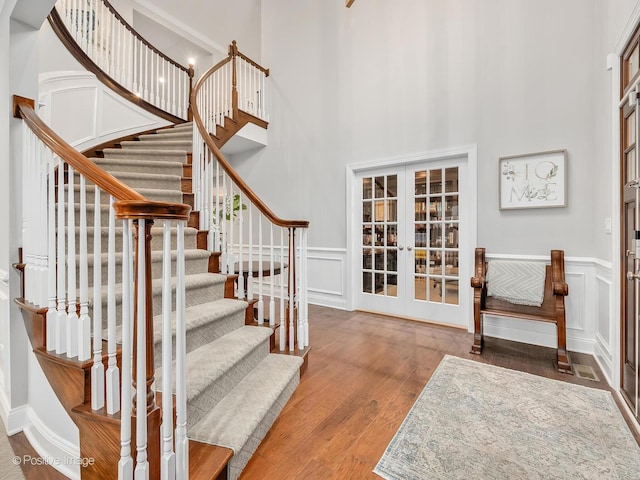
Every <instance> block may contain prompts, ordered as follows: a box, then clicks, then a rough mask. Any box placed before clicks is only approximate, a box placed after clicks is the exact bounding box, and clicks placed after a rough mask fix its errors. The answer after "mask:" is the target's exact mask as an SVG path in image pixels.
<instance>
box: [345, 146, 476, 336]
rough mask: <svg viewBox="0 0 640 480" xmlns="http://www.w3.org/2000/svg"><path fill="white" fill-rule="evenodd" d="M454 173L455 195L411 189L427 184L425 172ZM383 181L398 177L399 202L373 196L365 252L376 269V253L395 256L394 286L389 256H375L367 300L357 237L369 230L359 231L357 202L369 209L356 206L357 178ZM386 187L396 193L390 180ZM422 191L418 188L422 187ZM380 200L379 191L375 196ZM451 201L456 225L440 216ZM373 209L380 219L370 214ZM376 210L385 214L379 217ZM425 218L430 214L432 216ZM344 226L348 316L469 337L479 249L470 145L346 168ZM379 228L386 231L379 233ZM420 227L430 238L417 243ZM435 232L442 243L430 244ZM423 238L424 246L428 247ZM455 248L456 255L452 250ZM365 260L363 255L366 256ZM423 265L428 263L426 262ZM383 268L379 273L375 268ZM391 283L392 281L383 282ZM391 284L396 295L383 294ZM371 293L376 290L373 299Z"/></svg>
mask: <svg viewBox="0 0 640 480" xmlns="http://www.w3.org/2000/svg"><path fill="white" fill-rule="evenodd" d="M456 167H457V168H458V170H457V171H456V172H455V173H457V174H458V176H459V179H460V184H459V187H458V189H457V190H459V191H454V190H451V189H450V188H449V187H444V186H443V188H442V192H437V191H434V192H431V191H428V189H427V190H426V191H424V190H421V191H418V190H416V185H415V182H416V178H417V177H420V176H422V177H424V176H425V175H426V176H427V177H428V176H429V175H430V173H429V172H430V171H431V170H433V171H435V173H436V174H438V172H442V174H443V175H449V173H450V172H452V171H453V170H451V169H454V168H456ZM447 169H450V170H447ZM416 172H418V173H416ZM389 175H397V177H398V180H397V202H396V197H394V196H393V195H394V193H393V190H392V191H391V193H390V195H391V196H388V195H387V194H388V193H389V192H384V195H385V196H384V197H381V198H376V197H375V195H376V193H373V194H372V209H373V214H374V215H375V213H377V214H378V217H377V220H378V221H379V222H378V223H376V224H372V225H371V227H372V228H371V229H372V241H371V248H372V249H373V255H372V257H374V258H371V262H375V254H376V252H377V251H382V250H385V251H386V254H387V255H388V254H389V253H392V256H397V280H395V279H393V275H394V273H395V271H394V266H393V265H391V268H390V269H389V267H390V265H389V258H388V256H385V257H381V259H379V262H378V264H377V265H375V266H374V267H370V268H371V269H372V270H375V271H372V272H371V277H374V278H371V280H372V285H373V286H372V287H371V288H366V289H365V290H366V291H371V293H363V285H364V284H365V283H366V282H367V281H368V279H367V275H368V274H367V272H366V270H367V269H366V268H364V267H365V262H366V261H367V255H366V252H365V250H366V241H367V240H366V239H364V238H363V237H366V235H363V230H364V232H366V231H367V229H366V228H364V229H363V227H366V225H363V224H366V217H363V210H364V208H365V207H364V206H363V203H365V204H366V203H367V202H366V199H365V201H364V202H363V199H362V194H363V178H367V177H368V178H371V179H372V180H373V183H376V179H377V181H378V183H381V180H383V179H388V178H389ZM418 181H420V180H418ZM427 183H428V182H427ZM391 184H392V186H395V184H394V181H393V180H392V181H391ZM365 185H366V182H365ZM443 185H444V183H443ZM378 187H380V185H378ZM385 187H386V184H385ZM364 188H367V187H366V186H365V187H364ZM373 188H375V185H374V187H373ZM421 188H423V189H424V186H423V187H421ZM427 188H428V187H427ZM445 189H446V190H447V191H445ZM380 194H381V193H380V192H378V195H380ZM434 195H435V196H434ZM365 196H366V195H365ZM454 200H455V204H456V209H454V211H455V212H456V213H458V209H459V218H460V226H459V225H458V218H457V217H458V215H455V217H456V218H455V219H454V218H453V217H452V216H451V215H450V214H449V216H447V215H446V214H444V213H442V212H443V211H444V209H446V208H447V206H448V205H451V204H452V202H453V201H454ZM458 201H459V204H458ZM438 202H439V203H440V205H439V206H438V207H437V208H438V209H440V208H442V209H443V210H437V209H436V206H437V203H438ZM376 203H377V204H378V212H375V205H376ZM394 204H395V205H396V206H397V212H396V213H397V219H398V223H397V228H396V225H395V222H394V221H393V220H394V214H393V213H394V212H391V213H392V214H391V215H389V213H390V208H391V210H392V209H393V205H394ZM390 206H391V207H390ZM425 206H426V209H427V213H426V214H423V215H422V216H420V215H419V213H418V209H419V208H423V209H424V208H425ZM382 208H384V214H383V213H382V210H381V209H382ZM429 211H431V212H432V214H431V215H429ZM451 211H452V209H451V208H449V212H451ZM383 218H384V220H383ZM380 222H382V224H380ZM347 223H348V225H347V236H348V238H347V269H348V271H347V284H348V287H349V288H348V299H347V302H348V308H349V309H350V310H355V309H361V310H370V311H377V312H380V313H387V314H390V315H396V316H401V317H407V318H413V319H417V320H422V321H430V322H434V323H443V324H446V325H451V326H458V327H463V328H466V329H468V330H469V331H471V330H472V327H473V319H472V314H471V313H472V308H471V307H472V304H471V302H472V298H471V295H470V288H467V287H468V280H469V278H470V277H471V275H472V272H473V250H474V248H475V246H476V242H477V153H476V146H475V145H471V146H464V147H459V148H451V149H446V150H439V151H434V152H426V153H419V154H415V155H411V156H406V157H397V158H390V159H383V160H378V161H371V162H365V163H359V164H352V165H348V166H347ZM383 226H384V227H389V226H390V227H391V228H390V229H389V228H385V229H382V228H380V227H383ZM376 227H378V232H377V233H378V237H379V234H382V235H384V237H385V239H386V240H385V241H384V242H379V243H378V245H376V243H375V242H376V235H375V234H376V232H375V229H376ZM451 227H455V228H451ZM458 227H460V228H459V229H458ZM425 228H426V229H427V230H429V232H427V233H425V235H426V237H424V238H425V240H423V237H422V236H421V233H419V232H425ZM447 231H448V232H449V234H447ZM454 231H455V237H454V236H453V235H454ZM390 232H391V233H394V234H395V235H396V238H395V239H394V240H395V243H394V241H393V240H392V241H391V242H390V241H389V233H390ZM436 233H437V234H438V235H439V237H440V238H441V239H442V240H441V243H438V244H436V243H435V242H433V240H431V239H432V238H433V239H435V238H436V237H437V236H438V235H435V234H436ZM427 238H428V239H429V240H426V239H427ZM454 238H455V242H454V243H455V244H456V245H454V243H449V240H448V239H451V240H453V239H454ZM425 242H426V243H425ZM432 242H433V243H432ZM457 244H459V249H458V248H454V247H455V246H457ZM449 247H452V248H449ZM363 253H365V255H364V257H363ZM434 257H439V258H436V259H435V262H434ZM427 258H430V259H431V261H427V260H426V259H427ZM458 261H459V262H458ZM454 263H458V268H452V266H453V264H454ZM381 266H383V267H384V268H382V269H380V267H381ZM363 268H364V270H363ZM376 275H377V276H378V278H377V280H376V278H375V276H376ZM389 277H390V278H391V282H389V281H388V280H389ZM394 280H395V281H396V285H397V294H396V291H394V289H393V288H392V287H391V288H389V287H390V285H389V283H391V284H392V285H393V281H394ZM381 286H382V287H383V288H381ZM372 290H377V292H378V293H377V294H376V293H375V292H374V291H372ZM447 292H449V294H447ZM429 295H431V296H432V298H431V300H432V301H428V300H429V298H428V296H429ZM443 295H444V296H443ZM447 295H449V296H448V297H447ZM447 299H448V300H447ZM456 303H457V304H456Z"/></svg>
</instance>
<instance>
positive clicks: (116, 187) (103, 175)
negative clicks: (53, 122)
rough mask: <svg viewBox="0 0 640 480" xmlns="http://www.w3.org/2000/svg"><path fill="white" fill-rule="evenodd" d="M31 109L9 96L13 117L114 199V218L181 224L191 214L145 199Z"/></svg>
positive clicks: (25, 100)
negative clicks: (143, 219) (97, 163)
mask: <svg viewBox="0 0 640 480" xmlns="http://www.w3.org/2000/svg"><path fill="white" fill-rule="evenodd" d="M33 107H34V102H33V100H31V99H29V98H24V97H20V96H18V95H14V96H13V115H14V117H16V118H22V119H23V120H24V121H25V122H26V124H27V126H28V127H29V128H30V129H31V131H33V132H34V133H35V134H36V135H37V137H38V138H39V139H40V140H42V142H43V143H44V144H45V145H47V146H48V147H49V148H50V149H51V150H52V151H53V152H54V153H55V154H56V155H58V156H59V157H60V158H62V159H63V160H64V161H65V162H66V163H68V164H69V165H71V166H72V167H73V168H74V170H75V171H76V172H77V173H79V174H81V175H83V176H84V177H85V178H86V179H87V180H89V181H91V182H93V183H94V184H96V185H97V186H98V187H100V188H101V189H102V190H104V191H105V192H107V193H108V194H109V195H111V196H113V197H114V198H115V199H116V200H118V201H117V202H116V203H115V204H114V208H115V209H116V215H117V216H118V218H132V219H139V218H146V219H156V220H184V221H187V220H188V219H189V213H190V212H191V207H190V206H189V205H185V204H182V203H168V202H155V201H151V200H147V199H146V198H145V197H144V196H143V195H141V194H139V193H138V192H136V191H135V190H133V189H131V188H130V187H128V186H127V185H125V184H124V183H122V182H121V181H120V180H118V179H117V178H116V177H114V176H113V175H111V174H110V173H108V172H106V171H104V170H102V169H101V168H100V167H98V166H97V165H96V164H95V163H93V162H92V161H91V160H89V159H88V158H87V157H85V156H84V155H82V154H81V153H80V152H78V151H77V150H75V149H74V148H73V147H72V146H71V145H69V144H68V143H67V142H65V141H64V140H63V139H62V138H61V137H60V136H58V135H57V134H56V133H55V132H54V131H53V130H51V128H49V126H48V125H47V124H45V123H44V122H43V121H42V120H41V119H40V117H38V114H37V113H36V112H35V110H34V108H33Z"/></svg>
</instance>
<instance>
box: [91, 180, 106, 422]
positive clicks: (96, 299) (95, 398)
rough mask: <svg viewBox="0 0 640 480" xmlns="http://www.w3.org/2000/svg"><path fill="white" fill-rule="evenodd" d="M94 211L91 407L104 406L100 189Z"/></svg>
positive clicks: (97, 192)
mask: <svg viewBox="0 0 640 480" xmlns="http://www.w3.org/2000/svg"><path fill="white" fill-rule="evenodd" d="M94 192H95V193H94V195H95V197H94V201H93V204H94V209H95V210H94V213H93V366H92V367H91V408H92V409H93V410H99V409H101V408H102V407H104V382H105V375H104V364H103V363H102V255H101V250H102V245H101V241H102V239H101V223H102V221H101V210H100V205H101V204H100V189H99V188H98V187H97V186H96V187H95V189H94Z"/></svg>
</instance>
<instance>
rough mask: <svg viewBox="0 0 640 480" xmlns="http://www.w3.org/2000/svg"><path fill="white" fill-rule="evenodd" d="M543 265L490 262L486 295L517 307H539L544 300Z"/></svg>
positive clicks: (505, 261) (507, 261)
mask: <svg viewBox="0 0 640 480" xmlns="http://www.w3.org/2000/svg"><path fill="white" fill-rule="evenodd" d="M545 267H546V265H545V264H544V263H539V262H520V261H511V260H491V261H489V262H488V268H487V295H488V296H490V297H494V298H497V299H500V300H505V301H507V302H510V303H515V304H517V305H530V306H534V307H539V306H541V305H542V301H543V299H544V280H545Z"/></svg>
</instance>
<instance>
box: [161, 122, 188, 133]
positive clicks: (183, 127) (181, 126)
mask: <svg viewBox="0 0 640 480" xmlns="http://www.w3.org/2000/svg"><path fill="white" fill-rule="evenodd" d="M182 130H191V131H192V130H193V122H185V123H178V124H177V125H173V126H170V127H165V128H161V129H159V130H156V133H171V132H180V131H182Z"/></svg>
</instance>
